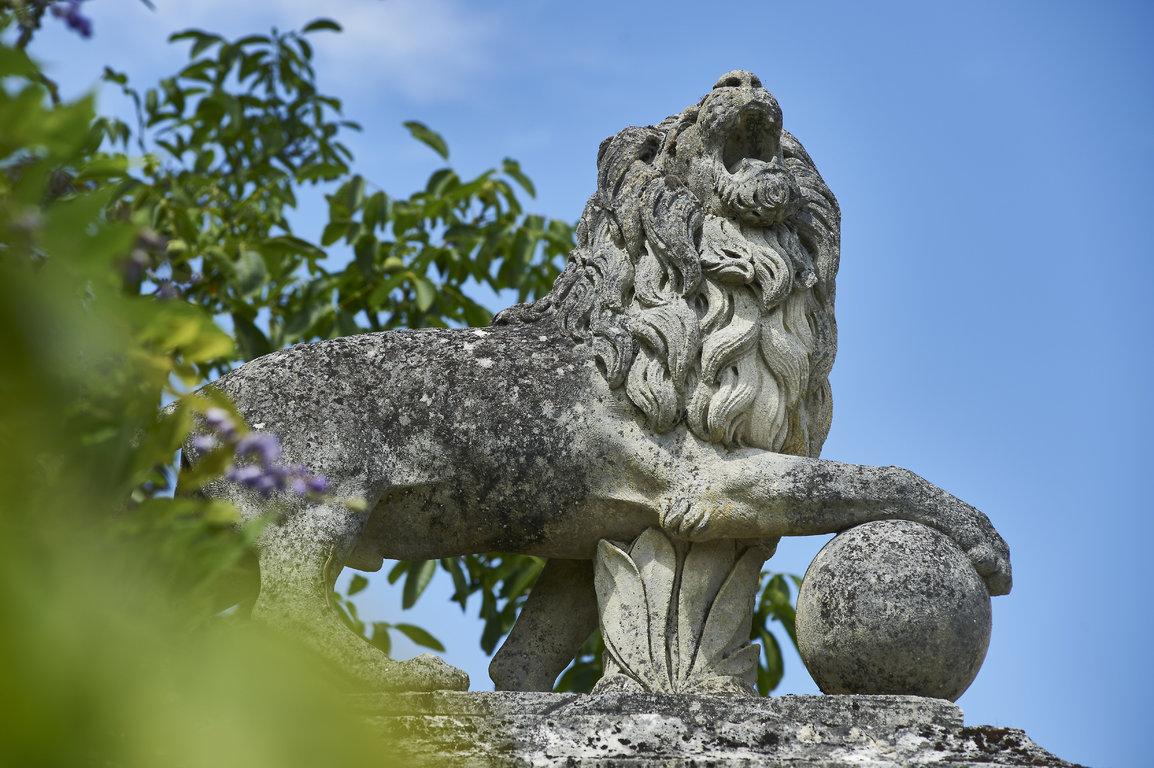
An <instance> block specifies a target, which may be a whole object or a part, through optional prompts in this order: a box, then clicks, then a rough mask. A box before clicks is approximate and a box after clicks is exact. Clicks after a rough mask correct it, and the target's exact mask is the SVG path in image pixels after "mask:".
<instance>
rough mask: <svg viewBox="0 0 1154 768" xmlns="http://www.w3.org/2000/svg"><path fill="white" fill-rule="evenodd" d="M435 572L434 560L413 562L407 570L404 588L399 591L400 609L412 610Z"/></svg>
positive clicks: (435, 564) (435, 563)
mask: <svg viewBox="0 0 1154 768" xmlns="http://www.w3.org/2000/svg"><path fill="white" fill-rule="evenodd" d="M436 571H437V561H436V560H421V561H414V562H413V563H412V565H411V567H410V568H409V575H408V576H406V577H405V586H404V588H403V590H402V591H401V607H402V608H406V609H408V608H412V607H413V606H414V605H416V603H417V600H418V599H420V597H421V594H422V593H424V591H425V588H426V587H428V586H429V582H430V581H432V580H433V574H434V573H436Z"/></svg>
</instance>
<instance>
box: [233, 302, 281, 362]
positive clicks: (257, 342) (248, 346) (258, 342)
mask: <svg viewBox="0 0 1154 768" xmlns="http://www.w3.org/2000/svg"><path fill="white" fill-rule="evenodd" d="M232 327H233V329H234V330H235V331H236V339H237V342H238V344H239V347H240V354H241V357H243V358H244V359H245V360H254V359H256V358H258V357H260V356H261V355H267V354H268V353H269V352H271V351H272V346H271V345H270V344H269V341H268V338H266V337H265V335H264V334H263V333H262V332H261V330H260V329H259V328H257V327H256V326H255V325H253V322H252V321H251V320H249V319H248V318H245V317H242V316H241V315H238V314H236V313H235V312H234V313H233V314H232Z"/></svg>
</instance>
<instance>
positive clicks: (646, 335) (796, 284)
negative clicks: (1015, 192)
mask: <svg viewBox="0 0 1154 768" xmlns="http://www.w3.org/2000/svg"><path fill="white" fill-rule="evenodd" d="M758 85H760V84H759V83H758ZM764 93H766V95H767V96H768V93H767V92H764ZM707 98H708V97H707ZM769 98H770V99H772V97H769ZM704 102H705V100H704V99H703V104H704ZM773 106H774V108H776V102H774V103H773ZM701 107H702V105H698V107H691V108H690V109H688V110H686V111H685V112H684V113H682V114H681V115H676V116H674V117H671V118H668V119H667V120H665V121H664V122H662V123H661V124H660V125H659V126H657V127H655V128H654V127H648V128H636V127H634V128H626V129H625V130H623V131H621V132H620V133H618V134H617V135H616V136H614V137H612V138H610V139H606V140H605V141H604V142H602V144H601V148H600V151H599V152H598V157H597V171H598V173H597V181H598V184H597V192H596V193H595V194H594V195H593V196H592V197H591V198H590V199H589V202H588V204H587V205H586V207H585V211H584V213H583V214H582V216H581V221H580V223H579V224H578V226H577V247H576V248H575V249H574V250H573V252H572V253H570V255H569V261H568V264H567V265H566V268H565V271H564V272H563V273H562V274H561V276H560V277H559V278H558V279H557V282H556V283H555V284H554V286H553V290H552V291H551V292H550V293H549V294H547V295H546V296H544V297H542V298H541V299H540V300H538V301H536V302H534V303H531V304H522V305H517V306H515V307H510V308H509V309H507V310H505V311H504V312H502V313H500V314H499V315H498V316H497V317H496V318H495V319H494V323H497V324H503V323H535V322H542V321H546V320H552V321H555V322H556V323H558V324H559V326H560V328H561V329H562V330H563V331H564V332H565V333H567V334H568V335H570V336H571V337H572V338H574V339H576V340H580V341H584V342H586V343H588V344H590V345H591V348H592V353H593V355H594V356H595V358H596V360H597V363H598V367H599V368H600V369H601V371H602V373H603V374H604V376H605V379H606V381H607V382H608V383H609V386H610V387H612V388H616V387H620V386H624V387H625V392H626V394H627V395H628V397H629V399H630V400H631V401H632V402H633V403H634V404H635V405H636V406H637V407H638V408H639V409H640V410H641V412H642V413H643V414H644V415H645V419H646V422H647V424H648V426H649V427H650V428H651V429H653V430H654V431H656V432H658V433H662V432H666V431H668V430H670V429H672V428H674V427H675V426H677V425H678V424H681V423H682V422H685V423H686V424H687V426H688V427H689V429H690V430H692V431H693V433H694V434H695V435H697V436H698V437H699V438H701V439H702V440H706V441H710V442H714V443H719V444H721V445H724V446H726V447H729V448H738V447H756V448H762V449H766V450H771V451H778V452H784V453H793V454H799V455H808V456H817V455H818V454H819V453H820V451H821V446H822V443H823V442H824V441H825V437H826V435H827V433H828V431H829V424H830V419H831V416H832V403H831V398H830V387H829V372H830V368H831V367H832V365H833V356H834V353H835V351H836V347H837V338H836V334H837V329H836V325H835V322H834V315H833V302H834V277H835V275H836V272H837V265H838V249H839V224H840V213H839V210H838V205H837V201H836V200H835V199H834V197H833V194H832V193H831V192H830V191H829V189H828V188H827V187H826V185H825V183H824V182H823V181H822V179H821V176H820V175H819V174H818V172H817V169H816V168H815V167H814V165H813V162H812V161H811V160H810V158H809V155H808V154H806V152H805V150H804V149H803V148H802V146H801V144H800V143H799V142H798V141H797V140H796V139H795V138H794V137H793V136H791V135H790V134H788V133H786V132H784V131H781V132H780V152H779V153H778V156H777V157H778V160H777V162H776V163H773V164H772V165H773V169H772V170H773V173H774V174H776V175H774V176H773V178H772V179H770V180H769V181H765V180H762V181H760V182H759V181H756V180H753V181H748V180H746V179H743V178H742V172H744V170H748V169H747V168H746V165H742V166H741V169H739V170H738V171H735V172H733V173H730V172H729V171H727V170H726V168H725V167H723V166H721V164H720V161H716V162H715V163H714V164H716V165H717V166H718V167H716V168H711V167H710V163H711V162H713V161H711V160H710V159H709V158H708V157H695V158H694V159H692V160H690V161H689V162H690V163H692V164H693V165H692V169H691V171H690V173H691V174H692V173H696V174H698V175H700V173H701V172H705V173H707V174H708V175H709V176H710V178H712V179H713V180H714V186H715V189H716V191H717V197H718V199H720V200H721V201H722V202H721V203H716V202H713V203H710V202H705V201H703V200H702V199H700V197H699V195H695V194H694V193H693V192H692V191H691V190H690V188H689V187H688V186H687V185H686V183H685V182H683V181H682V178H681V177H679V176H678V175H674V174H673V173H671V172H669V171H668V169H669V168H670V167H675V168H676V167H677V166H676V163H675V162H673V161H672V158H674V156H675V155H676V152H677V140H678V136H679V134H681V133H683V132H684V131H685V129H686V128H687V127H689V126H691V125H693V123H694V121H695V120H696V118H697V116H698V111H699V108H701ZM699 130H700V129H699ZM681 163H682V166H683V167H682V169H681V170H682V173H683V174H684V163H685V161H684V159H682V160H681ZM747 165H749V164H747ZM758 165H759V166H767V165H769V164H766V163H760V164H758ZM761 170H765V169H761ZM757 172H760V171H757ZM767 173H768V171H766V172H765V173H762V174H761V175H762V176H763V177H765V176H766V175H767ZM755 175H756V174H755ZM759 184H760V186H759ZM775 185H776V186H775ZM782 185H784V186H782ZM790 185H795V186H790ZM779 187H780V188H781V189H783V190H785V191H777V190H778V188H779ZM767 190H768V191H767ZM787 199H788V202H787V203H785V204H783V202H784V201H786V200H787ZM767 200H768V202H766V201H767ZM718 205H721V206H724V207H725V210H718ZM742 206H745V208H744V209H743V208H742ZM775 206H776V207H775ZM710 208H712V209H713V210H710ZM748 209H760V210H761V213H760V214H757V213H756V210H755V213H754V214H748ZM767 211H768V212H767ZM734 212H736V215H734ZM726 213H729V214H730V215H724V214H726ZM719 214H722V215H719ZM758 216H760V218H758ZM751 221H753V222H755V223H751ZM766 222H770V223H768V224H766Z"/></svg>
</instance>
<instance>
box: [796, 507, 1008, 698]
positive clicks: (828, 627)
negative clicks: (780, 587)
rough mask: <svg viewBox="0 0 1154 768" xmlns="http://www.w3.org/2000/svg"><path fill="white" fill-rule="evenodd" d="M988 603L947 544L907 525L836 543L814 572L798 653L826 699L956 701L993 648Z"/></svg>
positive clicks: (869, 529)
mask: <svg viewBox="0 0 1154 768" xmlns="http://www.w3.org/2000/svg"><path fill="white" fill-rule="evenodd" d="M990 626H991V617H990V598H989V595H988V594H987V593H986V589H985V586H984V585H983V584H982V580H981V579H980V578H979V577H978V574H977V573H976V572H975V571H974V569H973V567H972V566H971V565H970V563H969V561H968V560H966V558H965V557H964V556H963V555H962V553H961V552H959V551H958V549H957V547H955V546H954V544H953V542H951V541H950V540H949V539H948V538H947V537H945V536H944V535H942V534H941V533H938V532H937V531H935V530H933V529H931V528H927V527H926V526H924V525H920V524H918V523H913V522H909V521H908V520H882V521H877V522H872V523H865V524H863V525H859V526H857V527H854V528H851V529H849V530H848V531H845V532H843V533H840V534H838V535H837V536H835V537H834V538H833V539H832V540H831V541H830V542H829V543H828V544H826V545H825V547H823V548H822V550H821V551H820V552H818V554H817V557H815V558H814V560H813V562H812V563H811V564H810V566H809V569H808V570H807V571H806V574H805V579H804V581H803V582H802V585H801V590H800V591H799V593H798V598H797V644H798V649H799V651H800V652H801V658H802V660H803V661H804V662H805V665H806V668H807V669H809V673H810V674H811V675H812V676H813V679H814V681H815V682H816V683H817V685H818V687H819V688H821V690H822V691H824V692H825V693H895V694H911V695H915V696H935V697H938V698H943V699H949V700H950V701H955V700H956V699H957V698H958V697H959V696H961V695H962V694H963V693H964V692H965V690H966V688H968V687H969V685H970V683H971V682H973V680H974V677H975V676H976V675H977V674H978V669H979V668H980V667H981V665H982V660H983V659H984V658H985V656H986V648H987V647H988V645H989V642H990Z"/></svg>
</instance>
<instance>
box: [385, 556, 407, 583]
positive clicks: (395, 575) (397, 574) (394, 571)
mask: <svg viewBox="0 0 1154 768" xmlns="http://www.w3.org/2000/svg"><path fill="white" fill-rule="evenodd" d="M410 565H412V563H411V562H409V561H408V560H401V561H400V562H398V563H397V564H396V565H394V566H393V567H392V568H390V569H389V575H388V576H386V577H385V578H386V579H388V582H389V583H390V584H396V583H397V579H399V578H401V577H402V576H404V575H405V573H407V572H408V570H409V566H410Z"/></svg>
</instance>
